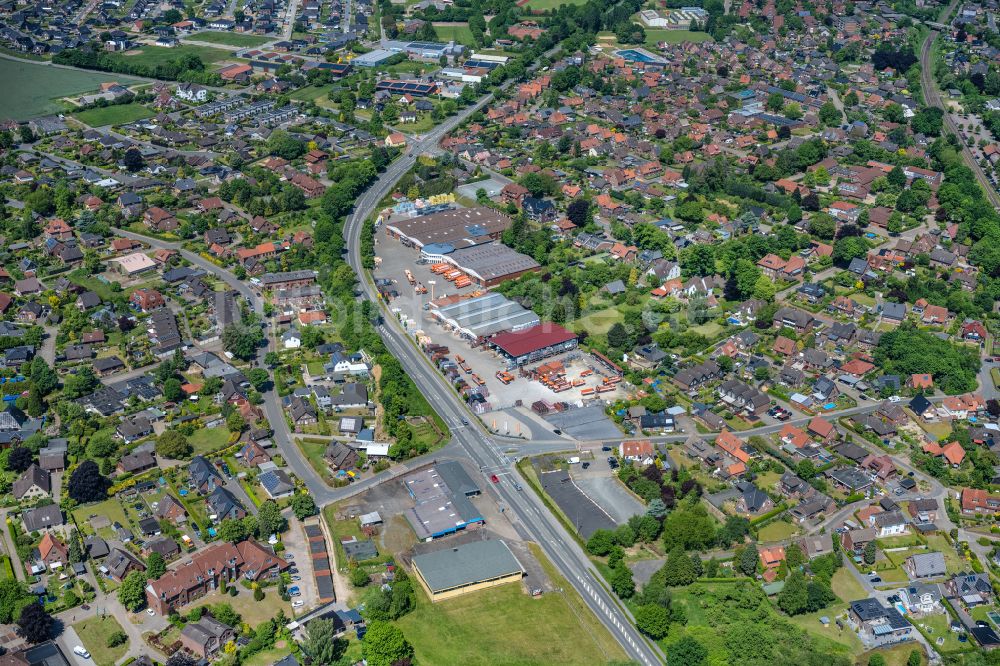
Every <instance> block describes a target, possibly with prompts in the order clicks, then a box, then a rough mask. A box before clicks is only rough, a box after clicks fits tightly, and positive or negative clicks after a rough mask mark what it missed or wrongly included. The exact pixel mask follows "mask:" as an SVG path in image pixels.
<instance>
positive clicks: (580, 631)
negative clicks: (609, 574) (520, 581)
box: [397, 549, 625, 666]
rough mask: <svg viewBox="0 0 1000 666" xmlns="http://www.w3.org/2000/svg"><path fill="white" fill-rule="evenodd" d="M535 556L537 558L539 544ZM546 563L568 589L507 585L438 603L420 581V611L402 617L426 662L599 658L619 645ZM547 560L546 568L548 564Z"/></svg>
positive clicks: (469, 664) (468, 665)
mask: <svg viewBox="0 0 1000 666" xmlns="http://www.w3.org/2000/svg"><path fill="white" fill-rule="evenodd" d="M535 554H536V556H540V555H541V553H540V551H539V550H537V549H535ZM542 557H543V559H542V563H543V566H545V567H546V570H547V572H548V575H549V576H554V575H555V576H556V577H555V578H553V582H555V583H556V585H557V586H558V585H560V584H562V587H563V589H564V590H566V591H565V592H563V593H558V592H553V593H549V594H545V595H543V596H542V597H541V598H537V599H533V598H532V597H529V596H528V595H527V594H525V593H524V591H523V588H522V586H521V585H517V584H508V585H502V586H500V587H496V588H492V589H489V590H482V591H480V592H474V593H471V594H466V595H463V596H461V597H457V598H455V599H449V600H447V601H441V602H438V603H435V604H432V603H430V601H428V599H427V597H426V595H425V594H424V592H423V588H421V587H420V586H419V585H415V587H416V588H417V590H418V593H417V598H418V601H417V609H416V610H415V611H413V612H412V613H410V614H408V615H405V616H403V617H402V618H401V619H399V620H398V621H397V624H398V625H399V627H400V628H401V629H402V630H403V633H404V634H405V635H406V638H407V640H409V641H410V643H412V644H413V648H414V651H415V653H416V660H417V661H418V662H419V663H421V664H463V666H476V665H480V664H481V665H483V666H487V665H490V666H492V665H493V664H505V665H509V666H512V665H514V664H518V665H525V666H527V665H528V664H539V665H542V664H594V665H596V664H602V663H607V662H610V661H615V660H624V659H625V655H624V653H623V652H622V649H621V647H620V646H619V645H618V643H617V642H616V641H615V640H614V638H613V637H612V636H611V635H610V634H609V633H608V632H607V630H606V629H605V628H604V627H603V626H602V625H600V624H599V623H598V622H597V618H596V617H594V615H593V614H592V613H591V612H589V611H588V610H587V608H586V606H585V605H584V604H583V600H582V599H581V598H580V597H579V596H577V595H576V593H575V592H573V589H572V588H571V587H570V586H569V585H568V584H566V583H565V581H563V580H561V579H559V578H558V577H557V574H555V571H554V569H552V568H551V565H548V562H547V560H545V559H544V556H542ZM546 565H547V566H546Z"/></svg>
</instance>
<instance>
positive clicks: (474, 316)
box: [434, 293, 541, 338]
mask: <svg viewBox="0 0 1000 666" xmlns="http://www.w3.org/2000/svg"><path fill="white" fill-rule="evenodd" d="M434 314H435V315H436V316H437V317H438V318H439V319H440V320H441V321H443V322H445V323H447V324H448V325H450V326H451V327H452V328H455V329H456V330H458V331H459V332H460V333H462V334H464V335H466V336H467V337H470V338H484V337H487V336H490V335H493V334H494V333H501V332H503V331H522V330H526V329H529V328H531V327H532V326H537V325H538V324H540V323H541V320H540V319H539V318H538V315H536V314H535V313H534V312H531V311H530V310H526V309H525V308H523V307H522V306H520V305H518V304H517V303H515V302H514V301H511V300H509V299H508V298H507V297H505V296H503V295H502V294H497V293H490V294H486V295H485V296H480V297H478V298H469V299H464V300H461V301H459V302H457V303H452V304H451V305H446V306H444V307H442V308H438V309H437V312H435V313H434Z"/></svg>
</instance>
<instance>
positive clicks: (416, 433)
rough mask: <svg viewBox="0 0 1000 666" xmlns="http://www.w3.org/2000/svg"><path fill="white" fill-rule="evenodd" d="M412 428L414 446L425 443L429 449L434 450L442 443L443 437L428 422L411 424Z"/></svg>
mask: <svg viewBox="0 0 1000 666" xmlns="http://www.w3.org/2000/svg"><path fill="white" fill-rule="evenodd" d="M410 428H411V430H412V431H413V442H414V444H420V443H423V444H426V445H427V446H428V447H429V448H433V447H434V446H436V445H437V444H438V443H439V442H440V441H441V435H440V434H439V433H438V431H437V430H435V429H434V427H433V426H432V425H431V424H430V423H428V422H427V421H420V422H419V423H410Z"/></svg>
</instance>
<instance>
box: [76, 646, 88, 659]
mask: <svg viewBox="0 0 1000 666" xmlns="http://www.w3.org/2000/svg"><path fill="white" fill-rule="evenodd" d="M73 654H75V655H77V656H78V657H83V658H84V659H90V653H89V652H87V650H85V649H84V647H83V646H82V645H77V646H76V647H75V648H73Z"/></svg>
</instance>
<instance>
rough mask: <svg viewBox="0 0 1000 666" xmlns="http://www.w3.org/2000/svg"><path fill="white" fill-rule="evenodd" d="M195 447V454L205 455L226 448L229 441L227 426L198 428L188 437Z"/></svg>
mask: <svg viewBox="0 0 1000 666" xmlns="http://www.w3.org/2000/svg"><path fill="white" fill-rule="evenodd" d="M188 441H189V442H191V446H193V447H194V454H193V455H196V456H197V455H204V454H206V453H210V452H212V451H218V450H219V449H222V448H225V446H226V443H227V442H228V441H229V431H228V430H226V429H225V428H198V429H197V430H195V431H194V434H193V435H191V436H190V437H188Z"/></svg>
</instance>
